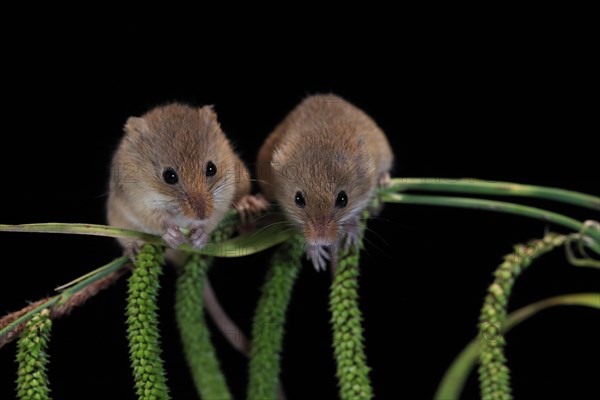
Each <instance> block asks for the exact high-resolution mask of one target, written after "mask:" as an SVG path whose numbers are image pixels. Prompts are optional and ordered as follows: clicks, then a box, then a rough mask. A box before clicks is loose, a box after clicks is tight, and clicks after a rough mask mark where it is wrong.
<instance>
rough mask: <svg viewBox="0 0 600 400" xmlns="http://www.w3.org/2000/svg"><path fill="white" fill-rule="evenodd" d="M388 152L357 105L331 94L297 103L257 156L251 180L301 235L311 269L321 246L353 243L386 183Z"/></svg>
mask: <svg viewBox="0 0 600 400" xmlns="http://www.w3.org/2000/svg"><path fill="white" fill-rule="evenodd" d="M393 159H394V156H393V154H392V149H391V148H390V145H389V142H388V140H387V138H386V137H385V134H384V133H383V132H382V130H381V129H380V128H379V127H378V126H377V124H376V123H375V122H374V121H373V120H372V119H371V118H370V117H369V116H368V115H367V114H365V113H364V112H363V111H362V110H360V109H358V108H357V107H355V106H354V105H352V104H350V103H348V102H347V101H346V100H344V99H342V98H340V97H338V96H335V95H314V96H309V97H308V98H306V99H305V100H304V101H302V102H301V103H300V104H299V105H298V106H297V107H296V108H295V109H294V110H292V111H291V112H290V113H289V114H288V115H287V117H286V118H285V119H284V120H283V122H281V123H280V124H279V126H277V127H276V128H275V131H274V132H273V133H271V135H270V136H269V137H268V138H267V140H266V141H265V143H264V144H263V146H262V148H261V149H260V151H259V154H258V180H259V183H260V185H261V189H262V191H263V193H264V195H265V197H266V198H267V200H269V201H276V202H277V203H278V204H279V205H280V207H281V209H282V210H283V212H284V213H285V215H286V216H287V217H288V219H289V220H290V221H291V222H292V223H293V224H294V225H296V226H297V227H299V228H300V229H301V231H302V233H303V235H304V239H305V243H306V252H307V256H308V258H309V259H311V260H312V262H313V265H314V266H315V268H316V269H317V270H318V269H324V268H325V264H326V260H327V259H328V258H329V251H328V249H327V248H328V247H330V248H331V247H332V246H333V248H335V247H337V246H338V244H339V243H340V242H341V241H342V240H344V242H345V245H346V246H349V245H357V244H358V238H359V237H360V225H359V219H360V215H361V211H362V210H363V209H365V207H367V205H368V204H369V202H370V201H371V199H372V197H373V195H374V192H375V189H376V188H377V187H378V186H387V185H389V181H390V169H391V167H392V163H393Z"/></svg>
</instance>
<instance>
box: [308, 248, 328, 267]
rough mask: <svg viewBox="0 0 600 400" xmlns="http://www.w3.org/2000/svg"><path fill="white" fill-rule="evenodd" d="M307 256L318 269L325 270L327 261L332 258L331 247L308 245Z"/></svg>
mask: <svg viewBox="0 0 600 400" xmlns="http://www.w3.org/2000/svg"><path fill="white" fill-rule="evenodd" d="M306 258H307V259H309V260H310V261H311V262H312V264H313V266H314V267H315V269H316V270H317V271H320V270H323V271H325V267H326V266H327V261H328V260H329V259H330V254H329V249H328V248H327V247H326V246H320V245H308V246H306Z"/></svg>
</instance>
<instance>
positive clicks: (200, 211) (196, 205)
mask: <svg viewBox="0 0 600 400" xmlns="http://www.w3.org/2000/svg"><path fill="white" fill-rule="evenodd" d="M188 201H189V203H190V207H191V208H192V209H193V210H194V212H195V213H196V216H197V218H198V219H206V218H207V216H208V215H207V214H208V213H207V207H206V200H205V198H204V196H194V197H190V198H189V200H188Z"/></svg>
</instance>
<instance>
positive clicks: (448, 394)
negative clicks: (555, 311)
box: [434, 293, 600, 400]
mask: <svg viewBox="0 0 600 400" xmlns="http://www.w3.org/2000/svg"><path fill="white" fill-rule="evenodd" d="M556 306H582V307H589V308H596V309H599V310H600V293H574V294H566V295H562V296H556V297H551V298H549V299H545V300H541V301H538V302H535V303H532V304H529V305H528V306H525V307H523V308H520V309H518V310H516V311H513V312H512V313H510V315H509V316H508V317H507V318H506V324H505V327H504V332H505V333H507V332H508V331H510V330H511V329H512V328H514V327H516V326H517V325H519V324H520V323H521V322H523V321H525V320H526V319H528V318H530V317H532V316H533V315H535V314H537V313H539V312H540V311H542V310H545V309H547V308H551V307H556ZM478 355H479V339H478V338H475V339H473V340H472V341H471V342H470V343H469V344H468V345H467V346H465V348H464V349H463V350H462V351H461V352H460V354H459V355H458V356H456V358H455V359H454V361H453V362H452V365H451V366H450V367H449V368H448V369H447V370H446V373H445V374H444V377H443V378H442V380H441V382H440V385H439V386H438V389H437V391H436V393H435V396H434V399H435V400H448V399H459V398H461V397H460V395H461V392H462V389H463V387H464V385H465V383H466V381H467V378H468V377H469V373H470V372H471V370H472V369H473V366H474V365H475V363H476V362H477V357H478Z"/></svg>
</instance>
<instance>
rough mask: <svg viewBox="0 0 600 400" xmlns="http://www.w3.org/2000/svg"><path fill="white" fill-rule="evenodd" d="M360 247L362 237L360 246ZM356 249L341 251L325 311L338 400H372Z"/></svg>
mask: <svg viewBox="0 0 600 400" xmlns="http://www.w3.org/2000/svg"><path fill="white" fill-rule="evenodd" d="M360 247H361V248H362V237H361V246H360ZM359 255H360V250H358V249H355V248H354V247H351V248H350V249H348V250H346V251H342V253H341V256H340V259H339V261H338V266H337V270H336V273H335V277H334V279H333V284H332V286H331V292H330V297H329V308H330V310H331V324H332V327H333V348H334V355H335V360H336V364H337V377H338V384H339V394H340V399H342V400H355V399H356V400H358V399H371V398H373V389H372V387H371V382H370V380H369V367H368V366H367V357H366V354H365V350H364V339H363V331H362V326H361V322H362V315H361V312H360V308H359V305H358V275H359V258H360V257H359Z"/></svg>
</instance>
